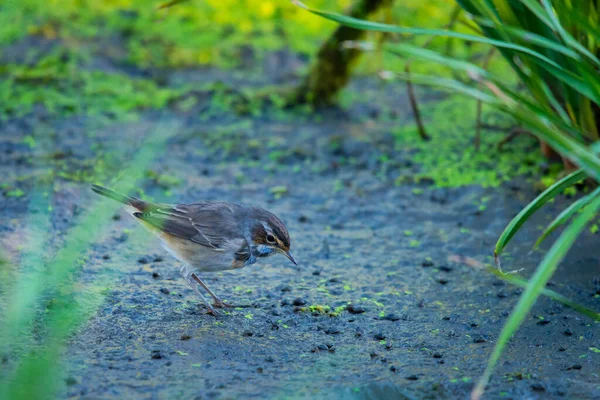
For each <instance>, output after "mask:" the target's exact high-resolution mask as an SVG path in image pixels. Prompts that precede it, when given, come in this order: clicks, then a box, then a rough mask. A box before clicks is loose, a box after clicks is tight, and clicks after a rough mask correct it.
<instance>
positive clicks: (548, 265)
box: [471, 197, 600, 399]
mask: <svg viewBox="0 0 600 400" xmlns="http://www.w3.org/2000/svg"><path fill="white" fill-rule="evenodd" d="M599 207H600V197H596V198H595V199H594V200H592V201H591V202H590V204H589V205H588V207H586V208H585V209H584V210H583V211H582V212H581V214H579V215H577V216H576V217H575V218H574V219H573V222H572V223H571V225H569V227H568V228H567V229H565V231H564V232H563V233H562V234H561V235H560V237H559V238H558V239H557V240H556V242H554V244H553V245H552V247H551V248H550V250H549V251H548V253H547V254H546V256H545V257H544V259H543V260H542V262H541V263H540V265H539V266H538V267H537V269H536V271H535V274H534V275H533V277H532V278H531V279H530V280H529V282H528V283H527V287H526V288H525V291H524V292H523V294H522V295H521V297H520V298H519V302H518V303H517V305H516V306H515V308H514V310H513V312H512V313H511V314H510V317H509V318H508V321H506V324H505V325H504V327H503V328H502V332H501V333H500V336H499V337H498V340H497V341H496V345H495V346H494V350H493V352H492V355H491V356H490V359H489V361H488V365H487V367H486V369H485V372H484V373H483V376H482V377H481V378H480V379H479V381H478V382H477V384H476V385H475V388H474V389H473V392H472V393H471V398H473V399H479V398H480V397H481V395H482V394H483V392H484V390H485V386H486V385H487V383H488V382H489V380H490V377H491V375H492V372H493V371H494V368H495V367H496V364H497V363H498V360H499V359H500V355H501V354H502V351H503V350H504V347H505V346H506V344H507V343H508V341H509V340H510V338H511V337H512V335H513V334H514V333H515V332H516V331H517V329H518V328H519V326H520V325H521V323H522V322H523V320H524V319H525V317H526V316H527V314H529V311H530V310H531V307H533V304H534V303H535V301H536V300H537V298H538V297H539V295H540V294H541V292H542V291H543V289H544V287H545V286H546V284H547V283H548V280H550V278H551V277H552V275H553V274H554V271H556V268H557V267H558V264H560V262H561V261H562V260H563V258H564V257H565V255H566V254H567V252H568V251H569V249H570V248H571V247H572V246H573V243H574V242H575V240H576V239H577V237H578V236H579V235H580V233H581V232H582V231H583V229H584V228H585V227H586V225H587V224H588V222H590V221H591V220H592V219H593V218H595V216H596V212H597V211H598V208H599Z"/></svg>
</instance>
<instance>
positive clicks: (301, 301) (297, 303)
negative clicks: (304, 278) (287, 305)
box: [292, 297, 306, 306]
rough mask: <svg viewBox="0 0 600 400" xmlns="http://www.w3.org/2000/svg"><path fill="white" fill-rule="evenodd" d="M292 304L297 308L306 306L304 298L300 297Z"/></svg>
mask: <svg viewBox="0 0 600 400" xmlns="http://www.w3.org/2000/svg"><path fill="white" fill-rule="evenodd" d="M292 304H294V305H295V306H303V305H305V304H306V300H304V299H303V298H302V297H298V298H295V299H294V301H293V302H292Z"/></svg>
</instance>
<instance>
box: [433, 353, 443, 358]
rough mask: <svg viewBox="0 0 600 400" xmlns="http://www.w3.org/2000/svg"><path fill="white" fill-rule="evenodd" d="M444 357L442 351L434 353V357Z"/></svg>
mask: <svg viewBox="0 0 600 400" xmlns="http://www.w3.org/2000/svg"><path fill="white" fill-rule="evenodd" d="M442 357H443V354H442V353H438V352H435V353H433V358H442Z"/></svg>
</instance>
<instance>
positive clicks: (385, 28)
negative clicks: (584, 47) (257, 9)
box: [293, 0, 580, 73]
mask: <svg viewBox="0 0 600 400" xmlns="http://www.w3.org/2000/svg"><path fill="white" fill-rule="evenodd" d="M293 3H294V4H295V5H297V6H299V7H301V8H304V9H305V10H307V11H308V12H311V13H313V14H315V15H318V16H320V17H323V18H325V19H328V20H331V21H334V22H337V23H339V24H342V25H345V26H349V27H350V28H355V29H362V30H365V31H377V32H389V33H400V34H412V35H430V36H443V37H453V38H458V39H463V40H467V41H470V42H475V43H483V44H489V45H491V46H496V47H499V48H504V49H510V50H514V51H518V52H520V53H523V54H527V55H529V56H532V57H533V58H536V59H538V60H540V61H543V62H544V63H546V64H548V65H551V66H552V67H554V68H555V69H558V70H561V71H563V73H568V72H567V71H566V70H564V68H563V67H561V66H560V65H559V64H557V63H556V62H554V61H552V60H551V59H549V58H548V57H546V56H544V55H543V54H541V53H539V52H537V51H535V50H532V49H530V48H527V47H524V46H520V45H517V44H514V43H510V42H506V41H502V40H496V39H489V38H487V37H484V36H476V35H469V34H465V33H460V32H455V31H449V30H444V29H426V28H406V27H400V26H395V25H389V24H383V23H380V22H372V21H365V20H361V19H358V18H352V17H348V16H346V15H342V14H336V13H332V12H328V11H321V10H317V9H314V8H309V7H308V6H306V5H305V4H303V3H302V2H300V1H298V0H293ZM567 51H568V50H567ZM575 60H577V61H579V60H580V57H579V56H576V58H575Z"/></svg>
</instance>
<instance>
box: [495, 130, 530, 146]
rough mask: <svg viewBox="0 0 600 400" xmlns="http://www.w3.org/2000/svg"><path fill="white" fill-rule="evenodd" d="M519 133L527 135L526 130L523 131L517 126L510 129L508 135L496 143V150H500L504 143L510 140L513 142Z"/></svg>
mask: <svg viewBox="0 0 600 400" xmlns="http://www.w3.org/2000/svg"><path fill="white" fill-rule="evenodd" d="M521 133H529V131H528V130H526V129H523V128H521V127H519V126H515V127H514V128H511V130H510V131H509V132H508V135H507V136H506V137H505V138H504V139H502V140H501V141H499V142H498V145H497V149H498V150H502V147H504V145H505V144H506V143H508V142H510V141H511V140H513V139H514V138H515V137H517V136H518V135H519V134H521Z"/></svg>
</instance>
